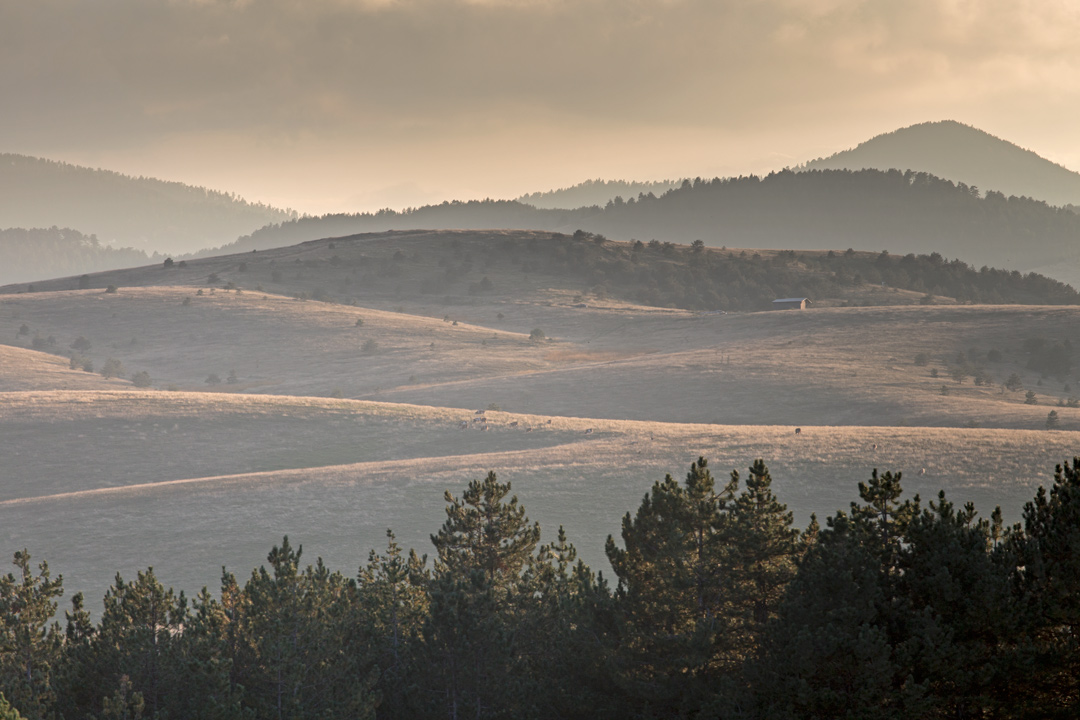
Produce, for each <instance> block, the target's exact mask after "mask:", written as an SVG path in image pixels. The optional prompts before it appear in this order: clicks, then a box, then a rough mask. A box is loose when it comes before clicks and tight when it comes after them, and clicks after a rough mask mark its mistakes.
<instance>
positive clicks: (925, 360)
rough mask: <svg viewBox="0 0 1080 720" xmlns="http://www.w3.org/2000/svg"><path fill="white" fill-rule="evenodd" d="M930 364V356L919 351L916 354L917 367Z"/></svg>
mask: <svg viewBox="0 0 1080 720" xmlns="http://www.w3.org/2000/svg"><path fill="white" fill-rule="evenodd" d="M929 364H930V356H929V355H927V354H926V353H924V352H921V353H918V354H917V355H916V356H915V365H916V366H917V367H926V366H927V365H929Z"/></svg>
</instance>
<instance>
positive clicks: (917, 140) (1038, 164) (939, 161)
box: [800, 120, 1080, 205]
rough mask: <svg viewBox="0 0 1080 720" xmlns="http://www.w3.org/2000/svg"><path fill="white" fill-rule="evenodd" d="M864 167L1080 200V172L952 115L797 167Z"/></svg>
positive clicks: (1061, 201) (1066, 201) (1056, 200)
mask: <svg viewBox="0 0 1080 720" xmlns="http://www.w3.org/2000/svg"><path fill="white" fill-rule="evenodd" d="M863 168H876V169H878V170H889V169H892V168H897V169H899V170H917V171H922V172H928V173H931V174H933V175H937V176H938V177H942V178H946V179H948V180H952V181H953V182H963V183H967V184H968V185H976V186H978V187H979V188H980V189H982V190H983V191H986V190H997V191H998V192H1001V193H1004V194H1005V195H1016V196H1027V197H1031V198H1035V199H1036V200H1045V201H1046V202H1048V203H1050V204H1052V205H1077V204H1080V173H1076V172H1073V171H1072V170H1069V169H1068V168H1065V167H1062V166H1061V165H1058V164H1056V163H1053V162H1050V161H1049V160H1047V159H1045V158H1042V157H1039V156H1038V155H1036V154H1035V153H1033V152H1032V151H1030V150H1025V149H1024V148H1021V147H1019V146H1017V145H1014V144H1013V143H1011V142H1008V141H1006V140H1002V139H1001V138H998V137H994V136H993V135H991V134H989V133H986V132H983V131H982V130H979V129H977V128H973V127H970V126H968V125H964V124H962V123H958V122H956V121H954V120H944V121H941V122H927V123H920V124H918V125H912V126H911V127H906V128H901V129H899V130H894V131H893V132H890V133H884V134H882V135H878V136H876V137H874V138H871V139H870V140H867V141H866V142H864V143H861V144H859V146H858V147H855V148H852V149H851V150H844V151H843V152H838V153H836V154H835V155H830V156H829V157H827V158H820V159H818V160H814V161H812V162H809V163H806V165H804V166H802V168H800V169H805V170H840V169H847V170H862V169H863Z"/></svg>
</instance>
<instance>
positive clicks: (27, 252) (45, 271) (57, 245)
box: [0, 227, 150, 284]
mask: <svg viewBox="0 0 1080 720" xmlns="http://www.w3.org/2000/svg"><path fill="white" fill-rule="evenodd" d="M0 258H2V259H3V262H2V263H0V283H5V284H6V283H16V282H33V281H35V280H47V279H49V278H55V277H62V276H65V275H76V274H79V275H81V274H84V273H92V272H98V271H101V270H113V269H116V268H124V267H133V266H136V265H144V264H146V263H147V262H148V261H149V260H150V258H149V257H147V255H146V253H145V252H143V251H142V250H135V249H133V248H113V247H108V246H106V245H102V244H101V242H100V241H99V240H98V238H97V237H96V236H93V235H91V236H90V237H87V236H86V235H83V234H82V233H80V232H78V231H76V230H71V229H69V228H56V227H53V228H49V229H48V230H42V229H37V230H23V229H21V228H9V229H7V230H0Z"/></svg>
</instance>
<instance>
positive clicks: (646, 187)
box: [517, 178, 681, 209]
mask: <svg viewBox="0 0 1080 720" xmlns="http://www.w3.org/2000/svg"><path fill="white" fill-rule="evenodd" d="M680 184H681V181H677V180H657V181H655V182H629V181H626V180H601V179H600V178H597V179H595V180H586V181H585V182H583V183H578V184H577V185H573V186H571V187H568V188H559V189H558V190H549V191H548V192H534V193H529V194H528V195H522V196H521V197H519V198H517V201H518V202H521V203H525V204H526V205H532V206H533V207H538V208H545V209H558V208H562V209H570V208H579V207H589V206H592V205H600V206H604V205H607V204H608V203H609V202H611V201H613V200H614V199H615V198H617V197H621V198H623V199H624V200H625V199H626V198H632V197H637V196H638V195H643V194H649V193H651V194H653V195H662V194H663V193H665V192H667V191H668V190H670V189H672V188H674V187H678V186H679V185H680Z"/></svg>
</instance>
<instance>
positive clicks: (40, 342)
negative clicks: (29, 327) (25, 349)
mask: <svg viewBox="0 0 1080 720" xmlns="http://www.w3.org/2000/svg"><path fill="white" fill-rule="evenodd" d="M30 347H32V348H33V349H34V350H40V351H41V352H54V351H55V350H56V338H55V337H53V336H52V335H50V336H49V337H47V338H43V337H41V336H40V335H35V336H34V339H33V340H31V341H30Z"/></svg>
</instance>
